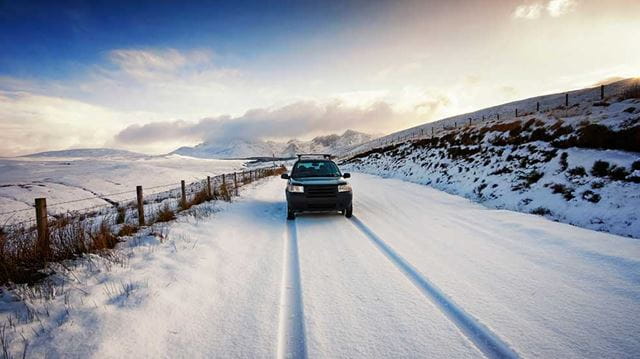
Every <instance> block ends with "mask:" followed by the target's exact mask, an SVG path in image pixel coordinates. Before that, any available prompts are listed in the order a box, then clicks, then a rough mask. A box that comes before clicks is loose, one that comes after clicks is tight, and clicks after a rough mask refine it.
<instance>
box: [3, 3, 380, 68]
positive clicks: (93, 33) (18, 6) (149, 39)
mask: <svg viewBox="0 0 640 359" xmlns="http://www.w3.org/2000/svg"><path fill="white" fill-rule="evenodd" d="M0 4H2V5H0V47H1V48H2V49H3V51H2V53H0V74H2V75H11V76H26V77H34V76H35V77H41V78H52V79H56V78H62V77H66V76H70V75H73V74H74V73H76V72H78V70H82V67H83V66H89V65H91V64H95V63H101V62H104V61H105V59H104V55H105V53H107V52H108V51H110V50H112V49H115V48H138V47H140V48H166V47H170V48H176V49H178V50H188V49H192V48H202V47H214V48H215V49H216V51H217V52H218V53H220V54H222V55H224V54H229V57H228V58H227V59H226V61H228V62H229V63H228V64H229V65H233V64H235V62H250V61H251V60H253V59H255V58H257V57H260V56H261V55H268V53H277V52H282V51H292V50H293V49H292V44H294V43H295V42H296V41H297V40H296V39H300V38H305V39H307V40H312V39H313V38H314V37H321V36H323V35H325V36H326V35H327V34H329V33H331V32H332V31H338V29H339V28H340V27H341V26H342V25H345V24H348V26H357V24H356V23H357V22H358V21H362V20H363V18H364V17H365V15H366V14H367V13H368V14H374V12H373V10H374V9H375V8H381V7H383V6H384V4H379V3H375V2H374V1H359V2H348V1H339V2H320V1H284V2H279V1H232V2H224V1H185V2H181V1H4V2H0ZM223 58H224V56H223Z"/></svg>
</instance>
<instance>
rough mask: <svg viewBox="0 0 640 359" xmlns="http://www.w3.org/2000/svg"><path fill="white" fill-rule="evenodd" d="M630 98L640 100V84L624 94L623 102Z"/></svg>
mask: <svg viewBox="0 0 640 359" xmlns="http://www.w3.org/2000/svg"><path fill="white" fill-rule="evenodd" d="M630 98H640V84H634V85H632V86H631V87H629V88H628V89H626V90H625V91H624V92H623V93H622V96H621V99H622V100H627V99H630Z"/></svg>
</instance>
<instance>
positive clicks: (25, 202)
mask: <svg viewBox="0 0 640 359" xmlns="http://www.w3.org/2000/svg"><path fill="white" fill-rule="evenodd" d="M83 153H84V152H83ZM245 163H246V161H240V160H213V159H196V158H192V157H185V156H180V155H169V156H156V157H147V156H133V155H131V156H126V155H125V156H122V155H117V156H116V155H114V156H109V155H107V156H103V155H100V156H97V157H91V156H84V157H70V156H66V157H50V156H42V157H19V158H0V224H5V223H12V222H17V221H22V220H28V219H31V218H33V216H34V213H33V210H32V208H33V203H34V199H35V198H38V197H45V198H47V203H48V210H49V213H57V212H65V211H69V210H82V209H86V208H90V207H94V206H103V205H107V206H110V205H111V203H110V201H116V202H117V201H125V200H131V199H134V198H135V196H136V192H135V189H136V186H137V185H142V186H143V188H146V189H147V190H145V195H147V194H151V193H153V192H154V191H158V192H159V191H166V190H169V189H171V188H177V187H179V186H180V180H185V181H186V182H187V183H189V182H192V181H196V180H202V179H204V178H206V177H207V176H214V175H218V174H222V173H229V172H233V171H240V170H242V169H243V168H245V167H244V166H245ZM158 186H160V187H158ZM152 187H157V188H154V189H150V188H152ZM96 196H98V197H102V198H95V199H91V200H86V201H78V202H70V203H65V204H62V205H54V204H55V203H60V202H69V201H75V200H80V199H84V198H91V197H96ZM16 210H24V211H22V212H17V213H7V212H12V211H16ZM3 213H6V214H3Z"/></svg>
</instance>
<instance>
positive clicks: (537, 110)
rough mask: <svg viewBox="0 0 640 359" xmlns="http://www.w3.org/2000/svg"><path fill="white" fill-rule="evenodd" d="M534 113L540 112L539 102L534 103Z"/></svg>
mask: <svg viewBox="0 0 640 359" xmlns="http://www.w3.org/2000/svg"><path fill="white" fill-rule="evenodd" d="M536 112H540V102H536Z"/></svg>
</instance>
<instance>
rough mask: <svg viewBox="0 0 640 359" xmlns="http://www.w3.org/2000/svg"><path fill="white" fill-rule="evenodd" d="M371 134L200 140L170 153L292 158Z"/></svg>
mask: <svg viewBox="0 0 640 359" xmlns="http://www.w3.org/2000/svg"><path fill="white" fill-rule="evenodd" d="M372 138H373V136H371V135H368V134H365V133H362V132H357V131H353V130H347V131H345V132H344V133H343V134H341V135H336V134H333V135H327V136H318V137H315V138H313V139H312V140H310V141H300V140H295V139H294V140H290V141H288V142H286V143H282V142H275V141H262V140H259V139H250V140H249V139H231V140H228V141H217V142H204V143H201V144H199V145H197V146H195V147H180V148H178V149H177V150H175V151H174V152H173V153H175V154H180V155H184V156H192V157H201V158H249V157H270V156H272V155H275V156H276V157H292V156H294V155H295V154H296V153H332V154H335V153H342V152H344V151H345V150H348V149H350V148H353V147H354V146H357V145H359V144H361V143H364V142H367V141H370V140H371V139H372Z"/></svg>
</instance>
